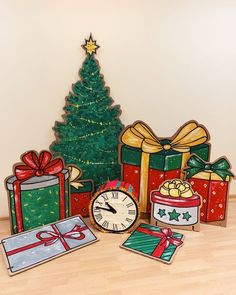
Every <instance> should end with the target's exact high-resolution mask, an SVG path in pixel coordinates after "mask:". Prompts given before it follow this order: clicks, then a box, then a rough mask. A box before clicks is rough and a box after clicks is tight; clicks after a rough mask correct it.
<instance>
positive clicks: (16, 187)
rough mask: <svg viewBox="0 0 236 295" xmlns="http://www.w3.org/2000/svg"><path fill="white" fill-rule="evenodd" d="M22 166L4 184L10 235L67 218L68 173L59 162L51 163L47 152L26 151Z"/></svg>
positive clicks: (53, 161) (16, 167)
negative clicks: (6, 194)
mask: <svg viewBox="0 0 236 295" xmlns="http://www.w3.org/2000/svg"><path fill="white" fill-rule="evenodd" d="M22 162H23V164H25V165H22V163H21V164H20V165H18V164H17V165H16V166H15V167H14V172H15V176H11V177H9V178H8V179H7V180H6V187H7V189H8V195H9V209H10V217H11V231H12V233H19V232H23V231H26V230H29V229H32V228H35V227H38V226H41V225H45V224H48V223H51V222H55V221H57V220H60V219H64V218H66V217H68V216H69V173H68V170H67V169H64V164H63V161H62V159H60V158H56V159H54V160H52V155H51V153H50V152H48V151H42V152H41V153H40V154H39V155H38V154H37V153H36V152H34V151H30V152H27V153H25V154H24V155H23V156H22Z"/></svg>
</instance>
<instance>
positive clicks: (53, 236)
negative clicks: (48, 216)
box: [6, 224, 88, 256]
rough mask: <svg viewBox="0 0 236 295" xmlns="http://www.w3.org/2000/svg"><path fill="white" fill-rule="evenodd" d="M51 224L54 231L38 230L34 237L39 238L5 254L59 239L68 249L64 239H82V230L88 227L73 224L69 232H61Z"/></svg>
mask: <svg viewBox="0 0 236 295" xmlns="http://www.w3.org/2000/svg"><path fill="white" fill-rule="evenodd" d="M51 226H52V228H53V230H54V231H50V230H46V231H40V232H38V233H37V234H36V238H37V239H38V240H39V241H38V242H35V243H33V244H30V245H26V246H23V247H20V248H17V249H14V250H11V251H8V252H6V255H7V256H11V255H14V254H17V253H20V252H22V251H26V250H29V249H32V248H35V247H38V246H40V245H44V246H45V247H47V246H51V245H53V244H55V243H56V242H57V241H60V242H61V243H62V245H63V246H64V248H65V250H66V251H68V250H70V247H69V245H68V244H67V242H66V240H65V239H73V240H83V239H84V238H85V234H84V233H82V231H84V230H86V229H88V227H87V226H83V227H81V226H79V225H75V226H74V228H73V229H72V230H70V231H69V232H67V233H64V234H61V233H60V231H59V230H58V228H57V227H56V225H55V224H52V225H51ZM43 235H44V236H43Z"/></svg>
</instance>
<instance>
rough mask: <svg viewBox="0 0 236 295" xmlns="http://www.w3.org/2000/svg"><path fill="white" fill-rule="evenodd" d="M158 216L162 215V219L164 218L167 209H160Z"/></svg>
mask: <svg viewBox="0 0 236 295" xmlns="http://www.w3.org/2000/svg"><path fill="white" fill-rule="evenodd" d="M157 214H158V215H160V217H163V216H165V215H166V210H165V209H159V211H158V213H157Z"/></svg>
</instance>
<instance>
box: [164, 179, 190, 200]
mask: <svg viewBox="0 0 236 295" xmlns="http://www.w3.org/2000/svg"><path fill="white" fill-rule="evenodd" d="M159 191H160V193H161V194H162V195H164V196H170V197H182V198H190V197H192V196H193V191H192V188H191V186H190V184H189V183H188V182H186V181H182V180H180V179H174V180H167V181H165V182H164V183H163V184H162V185H161V186H160V190H159Z"/></svg>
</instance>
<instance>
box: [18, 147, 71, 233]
mask: <svg viewBox="0 0 236 295" xmlns="http://www.w3.org/2000/svg"><path fill="white" fill-rule="evenodd" d="M22 162H23V163H24V164H25V165H17V166H15V176H16V178H17V179H16V180H15V181H14V183H13V190H14V200H15V209H16V225H17V230H18V232H22V231H24V226H23V218H22V209H21V189H20V185H21V183H22V182H23V181H25V180H27V179H29V178H31V177H33V176H37V177H40V176H43V175H55V176H57V177H58V178H59V187H60V193H59V198H60V219H63V218H65V217H66V216H65V198H64V197H65V195H64V193H65V176H64V174H63V173H61V171H62V170H63V161H62V160H61V159H60V158H57V159H54V160H52V155H51V153H50V152H48V151H42V152H41V153H40V154H39V156H38V155H37V154H36V153H35V152H34V151H30V152H27V153H25V154H24V155H23V156H22Z"/></svg>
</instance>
